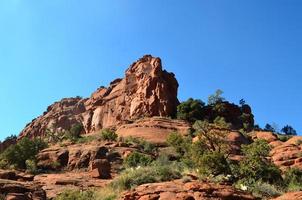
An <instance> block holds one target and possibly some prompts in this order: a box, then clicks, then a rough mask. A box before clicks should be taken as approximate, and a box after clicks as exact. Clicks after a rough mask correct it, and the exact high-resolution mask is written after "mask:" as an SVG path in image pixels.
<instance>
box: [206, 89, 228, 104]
mask: <svg viewBox="0 0 302 200" xmlns="http://www.w3.org/2000/svg"><path fill="white" fill-rule="evenodd" d="M222 94H223V91H222V90H220V89H218V90H216V92H215V94H212V95H210V96H209V97H208V104H209V105H215V104H217V103H221V102H223V101H224V100H225V98H224V97H222V96H221V95H222Z"/></svg>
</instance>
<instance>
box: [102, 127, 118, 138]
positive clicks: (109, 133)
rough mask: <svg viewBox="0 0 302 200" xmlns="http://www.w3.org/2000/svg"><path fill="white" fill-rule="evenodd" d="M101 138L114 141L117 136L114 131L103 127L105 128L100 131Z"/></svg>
mask: <svg viewBox="0 0 302 200" xmlns="http://www.w3.org/2000/svg"><path fill="white" fill-rule="evenodd" d="M101 138H102V139H103V140H108V141H116V140H117V138H118V135H117V134H116V133H115V132H114V131H111V130H109V129H105V130H102V132H101Z"/></svg>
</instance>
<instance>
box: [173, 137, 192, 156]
mask: <svg viewBox="0 0 302 200" xmlns="http://www.w3.org/2000/svg"><path fill="white" fill-rule="evenodd" d="M167 143H168V145H170V146H172V147H173V148H174V149H175V151H176V152H177V153H178V154H180V155H181V156H184V155H185V154H187V153H188V152H189V151H190V148H191V143H192V138H190V137H184V136H182V135H181V134H179V133H177V132H173V133H171V134H170V135H169V136H168V138H167Z"/></svg>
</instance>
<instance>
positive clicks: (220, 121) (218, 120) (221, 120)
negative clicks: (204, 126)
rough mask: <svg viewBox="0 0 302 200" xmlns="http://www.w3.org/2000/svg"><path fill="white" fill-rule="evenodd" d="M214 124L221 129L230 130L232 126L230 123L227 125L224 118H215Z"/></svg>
mask: <svg viewBox="0 0 302 200" xmlns="http://www.w3.org/2000/svg"><path fill="white" fill-rule="evenodd" d="M214 124H216V125H218V126H220V127H223V128H227V129H229V128H231V127H232V124H231V123H227V122H226V121H225V118H224V117H221V116H217V117H216V118H215V119H214Z"/></svg>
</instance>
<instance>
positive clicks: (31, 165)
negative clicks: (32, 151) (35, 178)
mask: <svg viewBox="0 0 302 200" xmlns="http://www.w3.org/2000/svg"><path fill="white" fill-rule="evenodd" d="M25 164H26V170H27V171H28V172H29V173H31V174H37V172H38V168H37V163H36V161H35V160H26V161H25Z"/></svg>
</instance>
